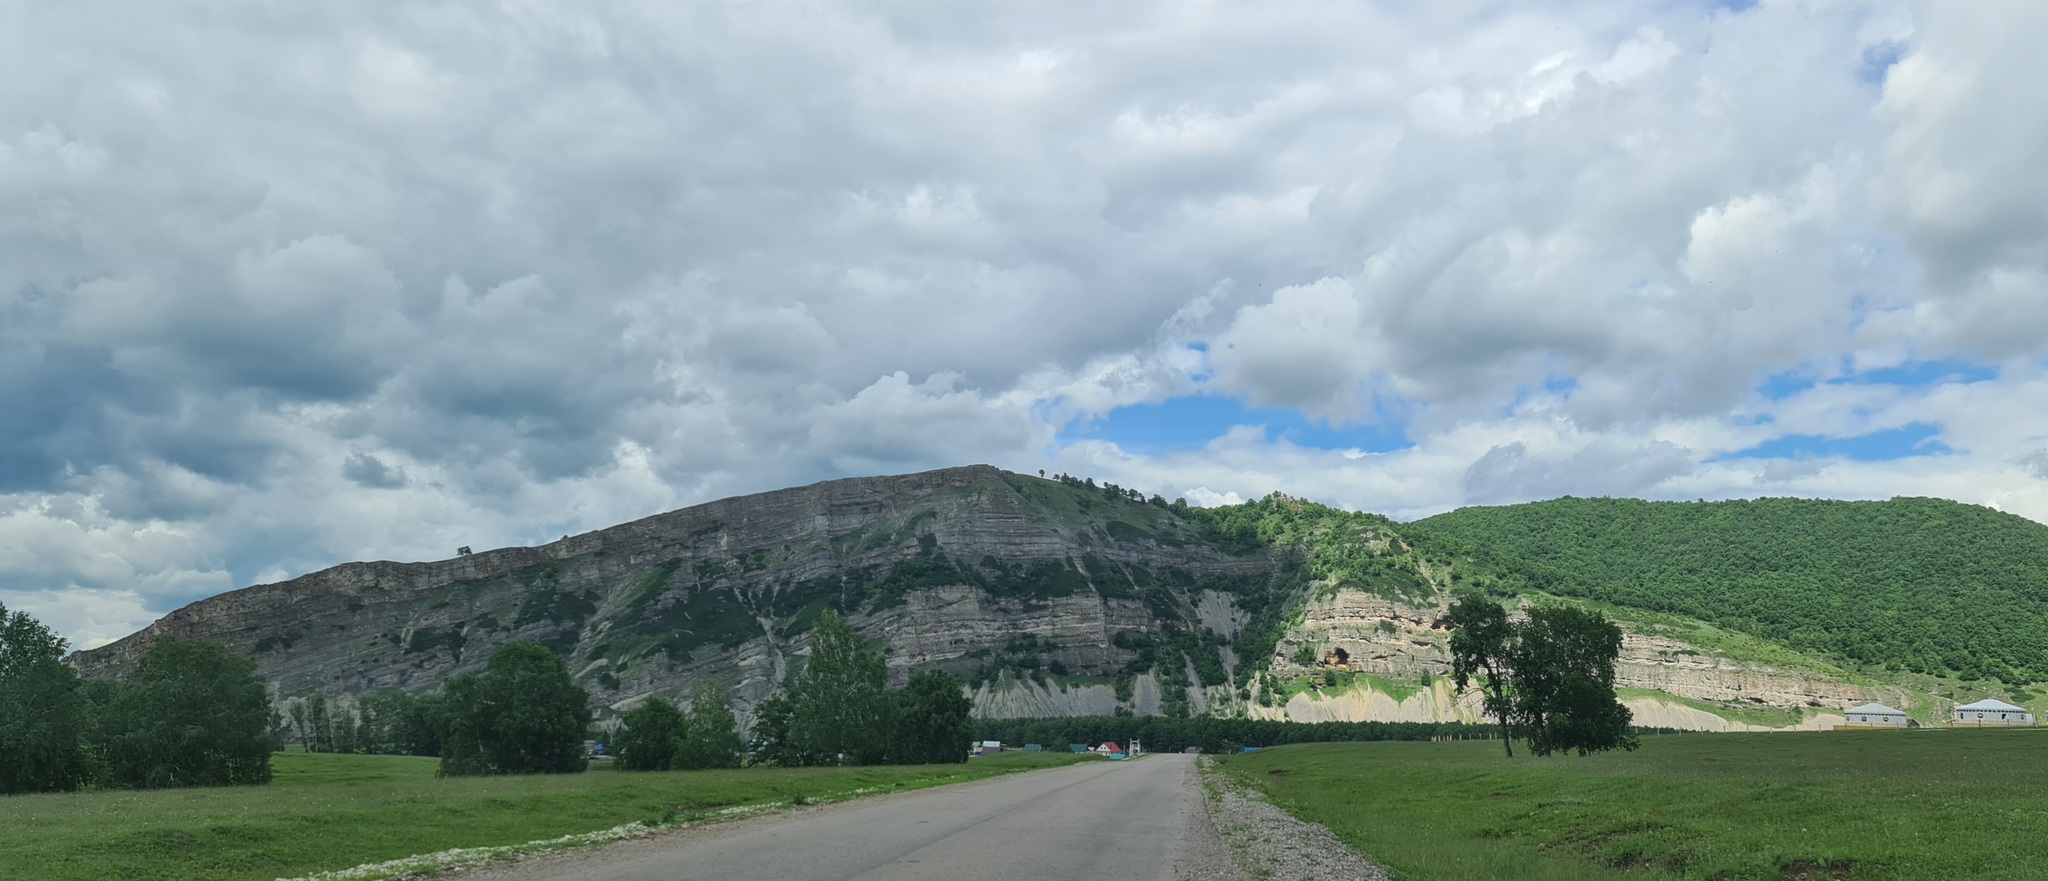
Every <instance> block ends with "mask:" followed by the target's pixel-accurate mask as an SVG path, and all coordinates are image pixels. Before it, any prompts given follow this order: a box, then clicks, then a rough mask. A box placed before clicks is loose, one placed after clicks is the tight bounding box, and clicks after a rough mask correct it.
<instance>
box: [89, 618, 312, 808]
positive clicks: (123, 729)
mask: <svg viewBox="0 0 2048 881" xmlns="http://www.w3.org/2000/svg"><path fill="white" fill-rule="evenodd" d="M270 722H271V708H270V693H269V688H268V686H267V685H266V684H265V683H264V681H263V679H262V678H261V677H259V676H257V675H256V660H255V659H254V658H251V657H249V656H248V655H239V654H234V653H232V652H229V651H228V650H227V649H225V648H222V647H220V646H219V645H216V644H214V643H210V642H203V641H200V640H191V639H174V638H164V639H159V640H157V642H156V644H155V645H153V646H151V647H150V649H149V651H148V652H147V653H145V654H144V655H143V656H142V659H141V660H140V661H138V662H136V665H135V673H134V675H133V676H131V677H129V679H128V681H127V682H126V683H123V684H122V685H121V686H119V688H118V689H116V691H115V693H114V698H113V701H112V703H111V704H110V705H109V706H108V707H107V715H106V719H105V720H104V728H105V732H106V737H107V765H108V772H109V776H110V779H111V780H112V782H114V783H115V784H116V785H120V786H132V787H137V788H148V789H154V788H160V787H169V786H236V785H244V784H252V783H268V782H270V753H271V751H272V750H274V749H276V748H277V743H276V740H275V738H274V737H273V736H272V734H271V725H270Z"/></svg>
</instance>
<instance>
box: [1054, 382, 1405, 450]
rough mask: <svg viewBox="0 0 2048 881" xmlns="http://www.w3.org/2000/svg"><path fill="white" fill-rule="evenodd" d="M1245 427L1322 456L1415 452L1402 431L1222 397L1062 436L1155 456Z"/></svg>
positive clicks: (1149, 409)
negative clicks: (1256, 428)
mask: <svg viewBox="0 0 2048 881" xmlns="http://www.w3.org/2000/svg"><path fill="white" fill-rule="evenodd" d="M1239 425H1263V426H1265V427H1266V437H1267V438H1269V439H1281V438H1284V439H1286V440H1287V441H1288V442H1290V443H1293V444H1295V445H1297V446H1303V447H1311V448H1314V449H1319V450H1350V449H1359V450H1364V451H1366V452H1369V453H1385V452H1392V451H1394V450H1403V449H1407V448H1409V447H1412V446H1414V444H1413V443H1410V442H1409V440H1408V436H1407V434H1406V433H1405V432H1404V431H1403V430H1402V427H1401V426H1399V425H1388V424H1381V425H1360V426H1347V427H1333V426H1331V425H1328V424H1326V423H1323V422H1321V421H1318V420H1314V419H1310V418H1309V417H1308V416H1307V415H1305V414H1303V413H1302V412H1301V411H1299V410H1291V409H1287V408H1285V407H1247V406H1245V404H1244V402H1243V401H1239V400H1237V399H1236V398H1230V397H1224V396H1221V395H1190V396H1187V397H1181V398H1172V399H1169V400H1165V401H1161V402H1158V403H1152V404H1132V405H1130V406H1128V407H1118V408H1116V409H1115V410H1111V411H1110V412H1109V414H1108V415H1106V416H1103V417H1102V418H1100V419H1094V420H1089V421H1085V422H1075V423H1072V424H1069V425H1068V426H1067V427H1066V428H1065V429H1062V430H1061V431H1060V437H1059V441H1060V443H1063V444H1065V443H1072V442H1074V441H1077V440H1101V441H1109V442H1110V443H1113V444H1116V445H1117V446H1118V447H1120V448H1122V449H1123V450H1125V451H1127V452H1132V453H1137V454H1140V455H1154V454H1157V453H1163V452H1170V451H1173V450H1192V449H1200V448H1201V447H1202V446H1203V445H1204V444H1207V443H1208V442H1210V441H1212V440H1215V439H1216V438H1218V437H1221V436H1222V435H1223V433H1224V432H1226V431H1229V430H1230V429H1231V428H1233V427H1235V426H1239Z"/></svg>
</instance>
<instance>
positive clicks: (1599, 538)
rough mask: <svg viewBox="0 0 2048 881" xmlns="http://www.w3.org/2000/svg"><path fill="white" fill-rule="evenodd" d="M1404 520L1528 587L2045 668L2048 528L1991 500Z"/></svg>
mask: <svg viewBox="0 0 2048 881" xmlns="http://www.w3.org/2000/svg"><path fill="white" fill-rule="evenodd" d="M1412 526H1413V527H1414V528H1410V529H1408V532H1410V533H1413V534H1416V535H1421V534H1423V533H1429V534H1435V535H1438V536H1443V537H1449V538H1453V539H1457V540H1461V541H1463V542H1468V543H1470V544H1472V545H1476V546H1478V547H1481V548H1485V549H1488V550H1490V551H1492V552H1494V553H1497V554H1502V555H1506V556H1509V557H1514V558H1519V559H1521V560H1523V561H1526V563H1525V566H1526V567H1527V569H1528V570H1529V571H1530V573H1531V577H1530V578H1528V579H1526V581H1527V582H1528V583H1530V584H1532V586H1540V587H1542V588H1543V589H1545V590H1549V591H1553V592H1557V593H1564V594H1569V595H1573V596H1582V597H1587V598H1591V599H1596V600H1601V601H1604V602H1609V603H1614V604H1616V605H1620V606H1630V607H1634V608H1638V609H1649V610H1652V611H1658V612H1667V613H1671V614H1676V615H1683V616H1686V617H1691V618H1698V619H1700V620H1702V621H1707V622H1710V623H1713V624H1716V625H1719V626H1721V627H1725V628H1728V629H1730V630H1736V631H1740V632H1743V633H1748V634H1751V635H1753V636H1758V637H1762V638H1764V639H1768V640H1774V641H1777V642H1782V643H1784V644H1785V645H1787V646H1790V647H1791V648H1794V649H1798V650H1801V651H1811V652H1818V653H1822V654H1825V655H1829V656H1832V657H1834V658H1836V659H1839V660H1841V661H1843V662H1846V663H1848V664H1850V665H1852V666H1858V667H1863V668H1865V669H1887V670H1909V671H1914V672H1921V673H1931V674H1954V675H1958V676H1961V677H1963V678H1966V679H1978V678H1996V679H2000V680H2003V681H2005V682H2008V683H2012V684H2016V685H2017V684H2025V683H2027V682H2034V681H2042V680H2048V527H2044V526H2042V525H2041V524H2039V523H2036V522H2033V521H2031V520H2027V519H2025V518H2023V517H2018V516H2014V515H2012V514H2006V513H2002V512H1999V511H1994V510H1992V509H1990V508H1983V507H1979V506H1976V505H1964V504H1959V503H1957V502H1951V501H1946V500H1942V499H1921V498H1898V499H1892V500H1890V501H1885V502H1843V501H1826V500H1818V499H1755V500H1750V501H1729V502H1644V501H1638V500H1635V499H1576V498H1563V499H1554V500H1552V501H1547V502H1535V503H1532V504H1526V505H1510V506H1506V507H1492V508H1463V509H1460V510H1457V511H1452V512H1451V513H1448V514H1441V515H1438V516H1436V517H1431V518H1428V519H1426V520H1420V521H1417V522H1416V523H1415V524H1413V525H1412Z"/></svg>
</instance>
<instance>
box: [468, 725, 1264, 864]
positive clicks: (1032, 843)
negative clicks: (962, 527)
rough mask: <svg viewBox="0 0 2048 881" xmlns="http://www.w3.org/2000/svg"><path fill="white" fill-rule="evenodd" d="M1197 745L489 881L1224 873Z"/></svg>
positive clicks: (746, 827) (691, 837)
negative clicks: (1192, 749) (1184, 751)
mask: <svg viewBox="0 0 2048 881" xmlns="http://www.w3.org/2000/svg"><path fill="white" fill-rule="evenodd" d="M1194 762H1195V760H1194V757H1193V756H1182V755H1154V756H1147V757H1144V758H1141V759H1135V760H1132V761H1127V762H1088V763H1084V764H1080V765H1073V766H1068V767H1064V768H1053V769H1048V770H1044V771H1032V772H1029V773H1024V774H1014V775H1010V776H1006V777H998V778H994V779H990V780H982V781H977V782H974V783H966V784H960V785H956V786H945V787H939V788H935V789H929V790H923V791H919V792H912V793H905V794H901V795H891V796H879V797H875V798H869V799H860V800H856V801H852V802H847V803H843V804H838V805H831V806H828V807H825V808H821V809H817V810H809V811H800V812H795V813H790V814H783V815H776V816H768V817H759V818H754V819H750V820H744V821H739V822H736V823H729V824H715V825H713V826H710V827H704V828H700V829H697V830H691V831H688V832H684V833H681V834H676V835H665V836H657V837H654V838H648V839H641V840H637V841H628V842H620V843H618V844H615V845H611V846H609V847H604V848H599V849H596V850H590V851H582V852H576V853H569V854H562V855H557V856H550V857H542V858H538V859H533V860H528V861H525V862H521V863H516V864H513V865H510V866H506V867H502V868H497V869H489V870H485V871H482V872H478V873H475V874H473V875H470V876H469V877H472V878H480V879H491V881H538V879H559V881H688V879H700V878H701V879H718V881H751V879H761V881H770V879H773V881H828V879H829V881H847V879H865V881H872V879H904V881H917V879H933V881H940V879H943V881H962V879H986V881H1025V879H1034V881H1035V879H1063V881H1064V879H1087V881H1094V879H1160V881H1166V879H1176V881H1178V879H1199V881H1209V879H1227V878H1231V877H1234V875H1233V874H1232V873H1231V871H1230V870H1229V868H1228V866H1229V858H1228V856H1227V855H1226V852H1225V851H1224V849H1223V847H1222V845H1221V844H1220V843H1219V842H1218V840H1217V838H1216V832H1215V829H1214V827H1213V826H1212V825H1211V823H1210V820H1209V814H1208V809H1207V806H1206V805H1205V803H1204V802H1203V799H1202V793H1201V788H1200V784H1199V783H1198V782H1197V777H1196V774H1195V764H1194Z"/></svg>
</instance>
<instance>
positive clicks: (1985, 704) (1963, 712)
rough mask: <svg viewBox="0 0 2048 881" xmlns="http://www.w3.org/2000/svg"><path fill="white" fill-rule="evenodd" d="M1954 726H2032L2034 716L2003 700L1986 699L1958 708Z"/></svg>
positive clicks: (2024, 708)
mask: <svg viewBox="0 0 2048 881" xmlns="http://www.w3.org/2000/svg"><path fill="white" fill-rule="evenodd" d="M1954 724H1956V725H1961V726H1966V727H1968V726H1998V725H2032V724H2034V714H2033V713H2029V712H2027V708H2026V707H2015V706H2013V705H2012V704H2009V703H2006V702H2005V701H2001V700H1993V699H1990V698H1986V699H1984V700H1981V701H1978V702H1976V703H1974V704H1964V705H1962V706H1960V707H1957V708H1956V714H1955V721H1954Z"/></svg>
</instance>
